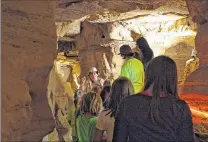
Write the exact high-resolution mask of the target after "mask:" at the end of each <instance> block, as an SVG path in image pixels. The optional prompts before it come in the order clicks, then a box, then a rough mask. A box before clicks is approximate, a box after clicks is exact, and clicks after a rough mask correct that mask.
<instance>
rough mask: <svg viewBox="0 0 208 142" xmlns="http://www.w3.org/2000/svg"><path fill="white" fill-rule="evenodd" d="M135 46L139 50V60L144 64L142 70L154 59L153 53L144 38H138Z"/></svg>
mask: <svg viewBox="0 0 208 142" xmlns="http://www.w3.org/2000/svg"><path fill="white" fill-rule="evenodd" d="M136 45H137V48H139V57H140V60H141V61H142V63H143V64H144V68H146V66H147V64H148V63H149V62H150V61H151V60H152V59H153V58H154V53H153V51H152V49H151V48H150V46H149V44H148V42H147V40H146V39H145V38H144V37H140V38H138V39H137V41H136Z"/></svg>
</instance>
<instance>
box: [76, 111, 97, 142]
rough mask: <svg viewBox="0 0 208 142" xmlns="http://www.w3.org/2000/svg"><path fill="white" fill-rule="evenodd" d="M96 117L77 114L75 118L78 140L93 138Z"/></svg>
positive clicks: (87, 140)
mask: <svg viewBox="0 0 208 142" xmlns="http://www.w3.org/2000/svg"><path fill="white" fill-rule="evenodd" d="M97 120H98V117H93V118H86V117H85V116H84V115H79V116H78V118H77V136H78V139H79V142H91V141H93V138H94V133H95V128H96V123H97Z"/></svg>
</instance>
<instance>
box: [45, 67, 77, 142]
mask: <svg viewBox="0 0 208 142" xmlns="http://www.w3.org/2000/svg"><path fill="white" fill-rule="evenodd" d="M67 75H69V73H68V74H67ZM73 94H74V92H73V90H72V88H71V84H70V82H67V81H66V80H65V79H64V78H63V76H62V74H61V73H60V72H59V71H58V68H57V65H56V64H54V67H53V68H52V70H51V72H50V80H49V84H48V95H47V96H48V101H49V105H50V108H51V110H52V114H53V118H54V120H55V129H54V131H53V132H52V133H50V134H49V135H48V140H49V141H72V137H71V127H70V125H69V123H68V121H67V114H68V112H69V110H70V108H71V106H72V104H73Z"/></svg>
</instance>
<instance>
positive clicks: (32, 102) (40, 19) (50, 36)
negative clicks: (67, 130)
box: [1, 0, 57, 141]
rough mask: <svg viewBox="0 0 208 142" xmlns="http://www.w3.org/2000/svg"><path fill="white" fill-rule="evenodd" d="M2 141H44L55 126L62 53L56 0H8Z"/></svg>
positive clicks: (4, 18) (4, 7)
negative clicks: (54, 80)
mask: <svg viewBox="0 0 208 142" xmlns="http://www.w3.org/2000/svg"><path fill="white" fill-rule="evenodd" d="M1 6H2V107H1V110H2V116H1V117H2V122H3V123H2V129H1V130H2V141H41V140H42V138H43V137H44V136H45V135H47V134H48V133H50V132H51V131H53V129H54V126H55V124H54V120H53V117H52V113H51V110H50V107H49V105H48V101H47V85H48V77H49V73H50V70H51V68H52V65H53V61H54V59H55V57H56V45H57V44H56V29H55V28H56V27H55V20H54V8H55V7H54V6H55V5H54V2H52V1H35V0H34V1H33V0H30V1H7V0H5V1H4V0H3V1H2V5H1Z"/></svg>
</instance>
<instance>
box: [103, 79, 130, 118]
mask: <svg viewBox="0 0 208 142" xmlns="http://www.w3.org/2000/svg"><path fill="white" fill-rule="evenodd" d="M133 94H134V88H133V85H132V83H131V81H130V80H129V79H128V78H126V77H119V78H117V79H116V80H115V81H114V82H113V85H112V88H111V93H110V96H109V104H108V107H107V110H110V112H109V113H108V114H110V117H114V116H115V113H116V111H117V108H118V106H119V103H120V101H121V99H123V98H124V97H125V96H128V95H133ZM108 114H107V115H108Z"/></svg>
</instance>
